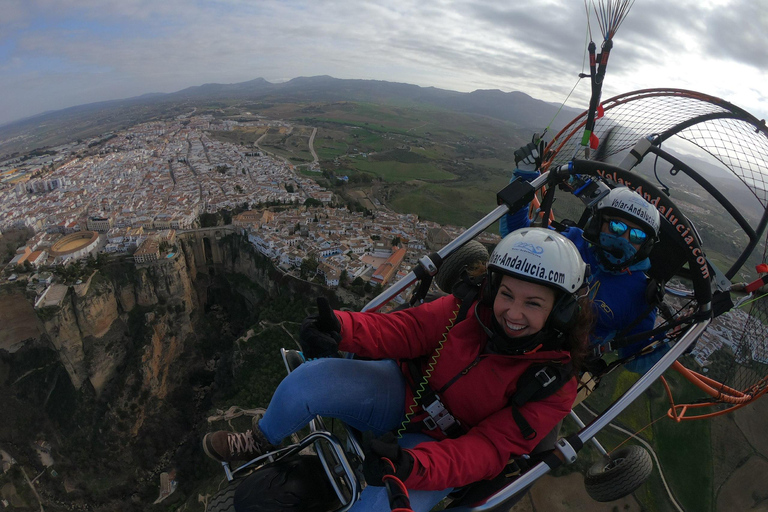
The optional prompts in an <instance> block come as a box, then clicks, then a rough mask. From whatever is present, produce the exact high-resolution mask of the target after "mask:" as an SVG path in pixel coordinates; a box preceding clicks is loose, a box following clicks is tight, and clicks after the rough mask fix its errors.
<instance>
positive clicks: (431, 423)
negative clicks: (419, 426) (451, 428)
mask: <svg viewBox="0 0 768 512" xmlns="http://www.w3.org/2000/svg"><path fill="white" fill-rule="evenodd" d="M421 421H422V422H424V426H425V427H427V429H428V430H435V429H436V428H437V423H435V420H433V419H432V416H427V417H425V418H424V419H423V420H421Z"/></svg>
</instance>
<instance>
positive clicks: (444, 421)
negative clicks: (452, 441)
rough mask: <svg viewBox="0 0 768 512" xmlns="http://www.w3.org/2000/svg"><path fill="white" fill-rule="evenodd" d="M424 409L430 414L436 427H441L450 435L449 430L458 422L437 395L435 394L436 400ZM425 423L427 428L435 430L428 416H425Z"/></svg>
mask: <svg viewBox="0 0 768 512" xmlns="http://www.w3.org/2000/svg"><path fill="white" fill-rule="evenodd" d="M424 410H425V411H426V413H427V414H429V416H428V418H429V419H430V420H431V423H432V424H433V425H435V427H439V428H440V430H441V431H442V432H443V433H444V434H445V435H448V430H449V429H450V428H452V427H453V426H454V425H456V424H457V423H458V422H457V421H456V418H454V417H453V415H452V414H451V413H450V412H448V409H447V408H446V407H445V405H443V402H441V401H440V398H438V397H437V395H435V400H434V401H433V402H432V403H431V404H429V405H428V406H426V407H424ZM424 424H425V425H426V426H427V428H429V429H430V430H433V428H434V427H430V426H429V424H428V423H427V418H424Z"/></svg>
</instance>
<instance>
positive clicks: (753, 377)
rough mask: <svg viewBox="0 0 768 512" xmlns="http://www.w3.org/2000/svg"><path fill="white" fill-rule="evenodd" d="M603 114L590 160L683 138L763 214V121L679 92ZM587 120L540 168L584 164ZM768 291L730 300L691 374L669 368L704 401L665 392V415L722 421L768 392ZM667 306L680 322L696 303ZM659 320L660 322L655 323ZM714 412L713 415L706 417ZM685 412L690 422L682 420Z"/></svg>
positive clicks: (695, 355) (766, 142)
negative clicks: (681, 401) (680, 399)
mask: <svg viewBox="0 0 768 512" xmlns="http://www.w3.org/2000/svg"><path fill="white" fill-rule="evenodd" d="M601 110H602V111H603V112H604V114H603V115H602V116H601V117H600V118H599V119H598V120H597V122H596V124H595V128H594V131H593V133H594V134H595V135H596V136H597V138H598V139H599V140H600V144H601V147H600V149H599V150H598V151H597V152H596V153H594V154H593V155H592V156H593V157H598V158H599V159H602V160H603V161H611V157H612V156H614V155H618V154H620V153H626V152H628V150H630V149H631V148H633V147H634V146H635V144H636V143H637V142H638V140H640V139H641V138H647V139H649V140H651V141H652V142H653V144H655V145H657V146H661V145H662V144H665V143H667V142H668V141H669V142H668V143H672V144H675V141H676V140H678V139H681V140H682V141H685V142H687V143H689V144H693V145H695V146H696V147H698V148H699V149H700V150H702V151H703V152H704V153H706V154H707V155H709V157H711V158H714V160H715V161H716V162H719V164H720V165H718V168H719V169H720V170H719V172H721V173H722V174H723V175H724V176H727V175H728V174H731V175H733V177H735V178H736V179H737V180H738V182H740V183H741V185H742V186H741V189H742V190H741V191H740V192H739V195H737V198H736V199H737V202H736V205H737V206H738V207H742V206H743V205H744V204H746V202H747V198H748V197H749V196H750V195H751V196H753V197H754V198H755V199H756V200H757V202H759V205H760V207H761V208H758V209H760V210H762V211H761V212H760V213H761V214H764V212H765V210H766V209H767V208H768V130H766V126H765V121H764V120H758V119H756V118H755V117H754V116H752V115H751V114H749V113H748V112H746V111H744V110H743V109H741V108H739V107H736V106H735V105H732V104H730V103H728V102H726V101H724V100H721V99H719V98H715V97H712V96H708V95H705V94H701V93H698V92H693V91H686V90H680V89H646V90H641V91H633V92H630V93H626V94H622V95H619V96H615V97H613V98H610V99H608V100H605V101H604V102H603V103H602V109H601ZM586 120H587V112H584V113H583V114H582V115H580V116H578V117H577V118H575V119H574V120H573V121H571V123H570V124H568V125H567V126H566V127H565V128H564V129H563V130H561V131H560V133H558V134H557V135H556V136H555V137H554V138H553V140H552V141H551V142H550V143H549V145H548V146H547V148H546V150H545V158H544V163H543V165H542V168H543V169H549V168H550V167H551V166H553V165H554V166H558V165H563V164H565V163H567V162H568V161H570V160H573V159H574V158H585V156H586V157H587V158H588V157H589V155H590V153H589V151H584V149H585V148H584V146H582V140H581V133H582V132H583V130H584V126H585V123H586ZM597 155H599V156H597ZM614 159H615V157H614ZM714 179H717V177H715V178H714ZM752 201H753V202H754V200H752ZM755 204H756V203H755ZM693 208H695V207H693ZM709 215H712V214H711V213H710V214H709ZM700 225H702V226H705V227H704V229H705V230H706V229H707V228H708V227H709V224H708V222H707V221H706V219H705V220H704V221H702V222H701V224H700ZM708 234H709V233H705V235H708ZM710 236H714V235H710ZM758 236H761V234H759V233H758ZM763 237H764V235H762V236H761V240H760V242H761V243H758V244H757V246H756V247H755V250H754V253H762V254H761V256H762V257H761V258H760V257H756V256H758V254H754V255H753V256H752V257H751V258H750V263H755V262H762V263H765V262H766V261H768V260H767V259H766V258H767V257H768V254H766V249H767V248H768V239H765V238H763ZM705 242H706V240H705ZM713 242H714V240H713ZM734 245H735V244H734ZM704 249H705V251H706V246H705V247H704ZM721 263H722V262H721ZM745 270H747V271H748V273H751V270H750V269H745ZM742 275H744V274H742ZM766 288H768V287H763V288H761V289H758V290H756V291H755V292H753V293H752V294H751V295H749V296H746V297H744V295H743V294H742V295H741V297H737V296H734V297H733V299H734V302H735V303H736V304H737V307H734V308H733V309H731V310H730V311H729V312H727V313H725V314H722V315H720V316H719V317H717V318H715V319H714V321H713V322H712V324H710V326H709V327H708V329H707V330H706V331H705V333H704V335H703V336H702V337H701V339H700V340H699V341H698V343H697V345H696V346H695V347H694V349H693V351H692V352H691V354H690V357H685V358H681V360H680V361H685V364H686V366H687V367H688V368H686V367H684V366H683V364H681V362H680V361H678V362H676V363H675V365H674V368H675V369H677V370H678V371H679V372H680V373H682V374H683V375H684V376H685V377H686V378H687V379H688V380H689V381H691V382H692V383H694V384H695V385H696V386H698V387H699V388H700V389H701V390H702V391H703V394H702V398H701V399H700V400H699V401H697V402H695V403H691V404H685V405H675V404H674V401H673V398H672V395H671V392H670V401H671V402H672V408H671V409H670V416H673V417H675V419H678V420H680V419H696V418H702V417H710V416H712V415H717V414H722V413H724V412H728V411H730V410H732V409H733V408H734V407H740V406H743V405H746V404H747V403H749V402H751V401H752V400H754V399H756V398H757V397H759V396H761V395H762V394H763V393H764V392H765V391H766V389H768V289H766ZM737 299H740V300H741V302H739V300H737ZM667 302H669V303H670V305H671V307H672V309H673V310H674V311H675V312H676V314H677V315H681V314H683V315H684V314H685V313H684V312H685V311H686V310H693V309H695V308H696V307H697V305H696V304H695V302H692V301H685V300H680V299H676V298H672V299H670V298H668V299H667ZM663 321H664V320H662V319H661V318H659V322H660V323H661V322H663ZM674 337H675V333H674V332H672V331H671V332H669V333H668V338H669V339H673V338H674ZM668 391H669V390H668ZM700 407H707V408H709V409H707V412H705V413H701V414H698V413H697V414H698V415H693V414H692V409H697V408H700ZM712 409H714V412H710V411H711V410H712ZM686 413H688V414H689V415H688V416H687V417H684V416H685V415H686Z"/></svg>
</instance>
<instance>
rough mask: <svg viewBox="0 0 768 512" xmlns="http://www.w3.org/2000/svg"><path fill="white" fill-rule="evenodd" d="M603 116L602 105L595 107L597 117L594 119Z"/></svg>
mask: <svg viewBox="0 0 768 512" xmlns="http://www.w3.org/2000/svg"><path fill="white" fill-rule="evenodd" d="M604 115H605V109H604V108H603V104H602V103H601V104H599V105H598V106H597V115H596V116H595V119H600V118H601V117H603V116H604Z"/></svg>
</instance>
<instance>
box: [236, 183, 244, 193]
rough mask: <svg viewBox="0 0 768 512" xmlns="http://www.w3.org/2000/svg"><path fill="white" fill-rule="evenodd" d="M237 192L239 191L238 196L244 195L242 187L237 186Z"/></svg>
mask: <svg viewBox="0 0 768 512" xmlns="http://www.w3.org/2000/svg"><path fill="white" fill-rule="evenodd" d="M235 190H237V193H238V194H242V193H243V187H241V186H240V185H235Z"/></svg>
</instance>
